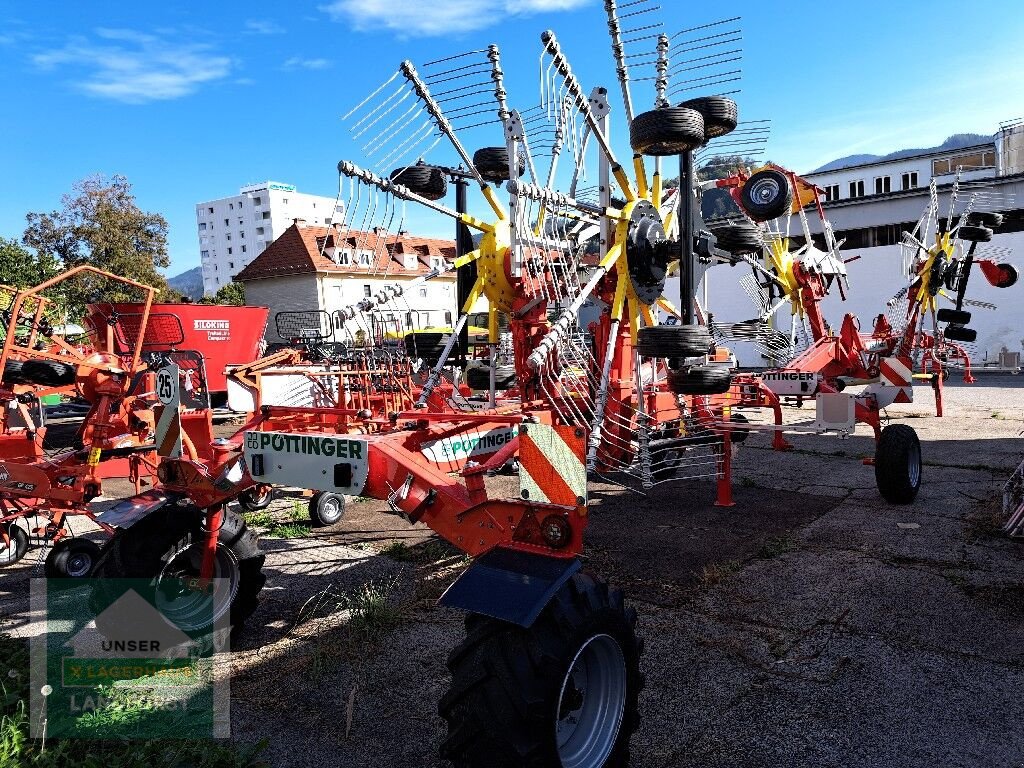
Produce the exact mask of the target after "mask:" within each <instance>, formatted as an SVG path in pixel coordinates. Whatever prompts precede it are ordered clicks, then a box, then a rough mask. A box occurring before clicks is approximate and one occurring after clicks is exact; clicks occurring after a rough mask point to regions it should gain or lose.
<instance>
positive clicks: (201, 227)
mask: <svg viewBox="0 0 1024 768" xmlns="http://www.w3.org/2000/svg"><path fill="white" fill-rule="evenodd" d="M199 231H200V232H205V231H206V222H205V221H201V222H199Z"/></svg>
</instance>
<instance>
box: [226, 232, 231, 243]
mask: <svg viewBox="0 0 1024 768" xmlns="http://www.w3.org/2000/svg"><path fill="white" fill-rule="evenodd" d="M224 237H226V238H227V239H228V241H229V242H230V240H231V233H230V232H228V233H227V234H226V235H224Z"/></svg>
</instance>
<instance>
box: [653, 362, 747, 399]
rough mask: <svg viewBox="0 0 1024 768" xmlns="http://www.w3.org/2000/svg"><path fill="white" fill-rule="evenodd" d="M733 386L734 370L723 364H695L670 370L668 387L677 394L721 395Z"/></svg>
mask: <svg viewBox="0 0 1024 768" xmlns="http://www.w3.org/2000/svg"><path fill="white" fill-rule="evenodd" d="M730 386H732V371H730V370H729V369H728V368H726V367H725V366H723V365H695V366H692V367H691V368H683V369H681V370H672V369H671V368H670V369H669V370H668V388H669V389H670V390H672V391H673V392H675V393H676V394H677V395H720V394H722V393H723V392H728V391H729V387H730Z"/></svg>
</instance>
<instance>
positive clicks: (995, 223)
mask: <svg viewBox="0 0 1024 768" xmlns="http://www.w3.org/2000/svg"><path fill="white" fill-rule="evenodd" d="M967 223H968V224H973V225H975V226H978V227H988V228H989V229H999V227H1001V226H1003V214H1001V213H995V212H994V211H972V212H971V215H970V216H968V217H967Z"/></svg>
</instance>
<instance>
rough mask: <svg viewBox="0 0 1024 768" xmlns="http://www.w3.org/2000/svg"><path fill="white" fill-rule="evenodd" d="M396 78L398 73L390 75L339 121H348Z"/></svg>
mask: <svg viewBox="0 0 1024 768" xmlns="http://www.w3.org/2000/svg"><path fill="white" fill-rule="evenodd" d="M396 77H398V72H395V74H393V75H392V76H391V77H389V78H388V79H387V80H385V81H384V82H383V83H381V85H380V86H378V87H377V89H376V90H375V91H374V92H373V93H371V94H370V95H369V96H367V97H366V98H365V99H363V100H362V101H361V102H359V103H358V104H356V105H355V106H354V107H352V109H350V110H349V111H348V112H346V113H345V114H344V115H343V116H342V118H341V119H342V120H348V118H349V117H351V116H352V114H353V113H355V112H357V111H358V110H359V109H361V108H362V107H363V105H365V104H366V103H367V102H368V101H370V100H371V99H372V98H373V97H374V96H376V95H377V94H378V93H380V92H381V91H383V90H384V89H385V88H387V87H388V86H389V85H390V84H391V83H392V82H394V80H395V78H396Z"/></svg>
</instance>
